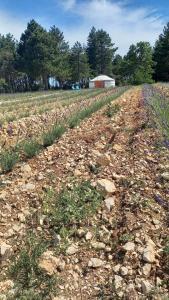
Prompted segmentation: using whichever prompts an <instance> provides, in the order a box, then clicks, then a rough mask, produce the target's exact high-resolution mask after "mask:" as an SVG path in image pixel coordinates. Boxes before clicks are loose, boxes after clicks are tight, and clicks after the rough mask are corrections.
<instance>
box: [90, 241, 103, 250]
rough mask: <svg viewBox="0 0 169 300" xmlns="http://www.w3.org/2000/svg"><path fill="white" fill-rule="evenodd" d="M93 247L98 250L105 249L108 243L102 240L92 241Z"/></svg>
mask: <svg viewBox="0 0 169 300" xmlns="http://www.w3.org/2000/svg"><path fill="white" fill-rule="evenodd" d="M91 246H92V248H94V249H96V250H104V249H105V247H106V245H105V244H104V243H101V242H93V243H91Z"/></svg>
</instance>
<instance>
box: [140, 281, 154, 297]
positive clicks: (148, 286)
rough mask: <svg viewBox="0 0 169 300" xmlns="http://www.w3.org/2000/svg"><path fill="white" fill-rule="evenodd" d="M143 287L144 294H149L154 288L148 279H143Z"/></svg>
mask: <svg viewBox="0 0 169 300" xmlns="http://www.w3.org/2000/svg"><path fill="white" fill-rule="evenodd" d="M141 288H142V292H143V294H145V295H146V294H149V293H150V292H151V290H152V288H153V286H152V285H151V284H150V282H149V281H148V280H142V281H141Z"/></svg>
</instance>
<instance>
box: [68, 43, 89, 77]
mask: <svg viewBox="0 0 169 300" xmlns="http://www.w3.org/2000/svg"><path fill="white" fill-rule="evenodd" d="M70 69H71V78H72V80H73V81H75V82H76V81H77V82H80V81H82V80H85V79H86V78H88V77H89V64H88V58H87V55H86V51H85V48H84V47H82V45H81V44H80V43H79V42H76V43H75V45H74V46H73V47H72V49H71V52H70Z"/></svg>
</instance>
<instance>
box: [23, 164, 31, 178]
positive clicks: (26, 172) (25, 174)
mask: <svg viewBox="0 0 169 300" xmlns="http://www.w3.org/2000/svg"><path fill="white" fill-rule="evenodd" d="M21 172H22V175H23V177H29V176H31V175H32V169H31V167H30V165H28V164H26V165H23V166H22V167H21Z"/></svg>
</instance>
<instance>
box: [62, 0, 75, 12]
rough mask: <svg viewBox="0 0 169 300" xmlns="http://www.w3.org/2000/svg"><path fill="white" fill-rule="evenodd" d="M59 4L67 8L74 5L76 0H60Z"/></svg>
mask: <svg viewBox="0 0 169 300" xmlns="http://www.w3.org/2000/svg"><path fill="white" fill-rule="evenodd" d="M61 4H62V5H63V7H64V9H65V10H69V9H72V8H73V7H74V6H75V4H76V0H62V1H61Z"/></svg>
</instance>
